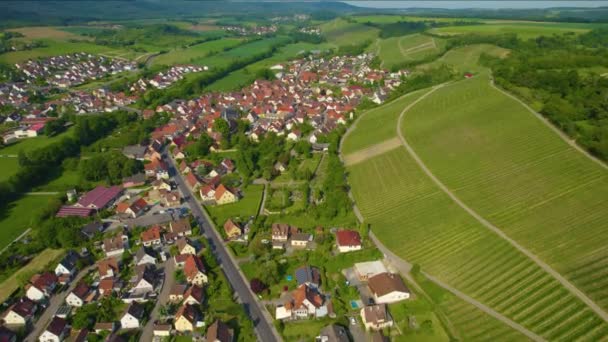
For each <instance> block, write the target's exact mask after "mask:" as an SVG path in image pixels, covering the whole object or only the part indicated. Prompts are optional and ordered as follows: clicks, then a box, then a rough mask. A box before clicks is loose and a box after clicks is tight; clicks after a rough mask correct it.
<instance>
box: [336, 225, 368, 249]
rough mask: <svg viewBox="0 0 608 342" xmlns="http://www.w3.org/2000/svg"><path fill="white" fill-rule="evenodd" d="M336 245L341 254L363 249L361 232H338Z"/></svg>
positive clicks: (344, 230)
mask: <svg viewBox="0 0 608 342" xmlns="http://www.w3.org/2000/svg"><path fill="white" fill-rule="evenodd" d="M336 245H337V246H338V251H339V252H340V253H346V252H352V251H358V250H361V248H363V246H362V245H361V236H360V235H359V232H357V231H354V230H347V229H342V230H338V231H337V232H336Z"/></svg>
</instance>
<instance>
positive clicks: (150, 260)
mask: <svg viewBox="0 0 608 342" xmlns="http://www.w3.org/2000/svg"><path fill="white" fill-rule="evenodd" d="M134 259H135V265H137V266H139V265H156V257H155V256H154V255H152V252H150V251H148V250H146V248H145V247H141V248H139V249H138V250H137V252H136V253H135V258H134Z"/></svg>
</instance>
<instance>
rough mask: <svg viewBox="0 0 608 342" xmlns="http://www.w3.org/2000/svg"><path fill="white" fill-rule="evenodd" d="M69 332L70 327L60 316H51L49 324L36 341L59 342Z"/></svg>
mask: <svg viewBox="0 0 608 342" xmlns="http://www.w3.org/2000/svg"><path fill="white" fill-rule="evenodd" d="M69 332H70V327H69V325H68V322H67V321H66V320H65V319H63V318H61V317H57V316H55V317H53V320H52V321H51V323H49V326H48V327H46V330H45V331H44V332H43V333H42V335H40V337H39V338H38V341H40V342H61V341H63V340H64V339H65V338H66V336H67V335H68V334H69Z"/></svg>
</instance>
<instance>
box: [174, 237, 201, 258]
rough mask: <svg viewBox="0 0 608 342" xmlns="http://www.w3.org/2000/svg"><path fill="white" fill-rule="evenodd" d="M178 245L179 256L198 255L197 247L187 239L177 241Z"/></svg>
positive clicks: (182, 238) (181, 238)
mask: <svg viewBox="0 0 608 342" xmlns="http://www.w3.org/2000/svg"><path fill="white" fill-rule="evenodd" d="M176 245H177V250H178V251H179V254H192V255H196V246H195V245H194V244H193V243H192V242H191V241H190V240H189V239H188V238H187V237H185V236H182V237H180V238H179V239H177V242H176Z"/></svg>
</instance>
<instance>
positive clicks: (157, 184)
mask: <svg viewBox="0 0 608 342" xmlns="http://www.w3.org/2000/svg"><path fill="white" fill-rule="evenodd" d="M152 189H154V190H167V191H171V185H170V184H169V183H167V182H166V181H165V180H163V179H157V180H155V181H154V182H152Z"/></svg>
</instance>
